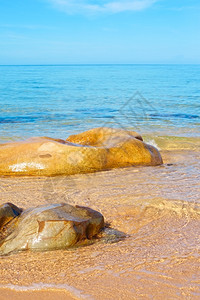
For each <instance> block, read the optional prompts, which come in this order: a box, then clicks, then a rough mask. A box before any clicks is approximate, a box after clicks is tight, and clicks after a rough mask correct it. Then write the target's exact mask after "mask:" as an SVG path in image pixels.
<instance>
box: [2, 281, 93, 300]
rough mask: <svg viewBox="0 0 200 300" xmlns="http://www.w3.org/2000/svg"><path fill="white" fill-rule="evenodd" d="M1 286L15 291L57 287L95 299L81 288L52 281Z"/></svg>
mask: <svg viewBox="0 0 200 300" xmlns="http://www.w3.org/2000/svg"><path fill="white" fill-rule="evenodd" d="M0 288H5V289H10V290H14V291H20V292H25V291H40V290H47V289H54V290H55V289H56V290H66V291H67V292H69V293H71V294H72V296H73V295H74V296H75V297H78V298H81V299H88V300H93V299H94V298H93V297H92V296H91V295H89V294H85V293H84V292H83V291H82V290H79V289H77V288H75V287H72V286H70V285H68V284H50V283H42V282H41V283H33V284H31V285H15V284H6V285H0Z"/></svg>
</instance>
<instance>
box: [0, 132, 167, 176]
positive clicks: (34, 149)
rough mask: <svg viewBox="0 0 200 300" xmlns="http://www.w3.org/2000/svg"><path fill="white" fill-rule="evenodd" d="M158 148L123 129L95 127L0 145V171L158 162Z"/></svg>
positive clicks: (66, 170) (68, 171)
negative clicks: (64, 137)
mask: <svg viewBox="0 0 200 300" xmlns="http://www.w3.org/2000/svg"><path fill="white" fill-rule="evenodd" d="M159 164H162V158H161V155H160V153H159V151H158V150H157V149H156V148H155V147H153V146H151V145H148V144H146V143H144V142H143V140H142V137H141V136H140V135H139V134H137V133H135V132H133V131H126V130H123V129H112V128H105V127H100V128H95V129H92V130H89V131H86V132H84V133H80V134H77V135H72V136H70V137H69V138H68V139H67V140H66V141H64V140H60V139H52V138H48V137H38V138H31V139H28V140H26V141H23V142H14V143H7V144H1V145H0V175H2V174H3V175H45V176H51V175H61V174H65V175H72V174H77V173H89V172H95V171H99V170H106V169H110V168H119V167H128V166H135V165H159Z"/></svg>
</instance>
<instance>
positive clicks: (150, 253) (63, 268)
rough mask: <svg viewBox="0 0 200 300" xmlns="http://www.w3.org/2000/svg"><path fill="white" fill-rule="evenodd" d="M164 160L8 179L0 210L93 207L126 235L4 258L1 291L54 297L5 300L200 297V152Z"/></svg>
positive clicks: (2, 184)
mask: <svg viewBox="0 0 200 300" xmlns="http://www.w3.org/2000/svg"><path fill="white" fill-rule="evenodd" d="M196 145H197V144H196ZM158 146H160V145H159V144H158ZM173 147H174V146H173ZM161 154H162V156H163V158H164V165H163V166H153V167H134V168H124V169H115V170H110V171H104V172H98V173H93V174H82V175H73V176H68V177H65V176H58V177H53V178H45V177H35V178H30V177H22V178H9V177H6V178H1V179H0V190H1V198H0V203H1V204H2V203H4V202H7V201H10V202H13V203H14V204H16V205H18V206H20V207H24V208H28V207H31V206H36V205H39V204H45V203H53V202H54V203H57V202H62V201H67V202H68V203H70V204H73V205H74V204H79V205H85V206H89V207H91V208H93V209H95V210H98V211H100V212H101V213H102V214H103V215H104V217H105V220H106V222H107V223H109V225H110V227H111V228H114V229H115V230H118V231H120V232H123V233H124V235H125V236H126V237H125V238H123V239H122V240H119V241H118V242H115V243H111V242H108V241H107V242H106V241H101V240H98V241H96V242H95V243H94V244H92V245H89V246H85V247H81V248H77V249H71V250H62V251H61V250H59V251H52V252H41V253H34V252H23V253H18V254H14V255H11V256H6V257H2V258H0V283H1V286H6V287H9V285H10V284H11V285H12V288H14V287H16V289H18V288H19V286H20V287H25V288H26V287H33V288H34V286H37V288H38V287H41V288H42V287H45V286H46V287H48V286H49V290H48V295H47V291H40V293H38V291H37V292H32V291H30V290H29V291H28V292H17V294H16V293H14V292H13V291H11V290H10V291H8V290H1V293H0V295H1V297H4V298H0V299H18V298H16V297H18V296H19V295H20V299H29V298H27V297H29V295H30V297H33V298H30V299H40V298H43V299H52V298H48V297H54V295H55V294H54V293H55V292H56V290H52V289H56V288H57V289H58V290H57V292H56V293H57V295H56V296H55V298H56V299H57V298H58V299H76V298H78V299H95V300H96V299H99V300H100V299H101V300H102V299H105V300H111V299H116V300H121V299H122V300H123V299H124V300H125V299H126V300H127V299H131V300H132V299H137V300H138V299H141V300H143V299H156V300H160V299H166V300H168V299H175V300H176V299H180V300H182V299H192V300H193V299H194V300H195V299H199V297H200V289H199V286H200V268H199V265H200V255H199V249H200V241H199V235H200V209H199V205H200V204H199V202H200V201H199V194H200V193H199V191H200V190H199V182H200V178H199V177H200V175H199V174H200V172H199V170H200V151H199V148H198V147H196V148H195V149H193V150H191V149H188V148H186V150H184V149H181V147H180V145H179V147H178V148H176V149H175V150H173V151H171V150H170V147H169V148H168V150H165V151H161ZM63 289H64V290H63ZM65 291H66V294H65ZM45 293H46V294H45ZM4 295H5V296H4ZM27 295H28V296H27ZM44 295H45V296H44ZM5 297H6V298H5ZM34 297H36V298H34ZM37 297H38V298H37ZM39 297H40V298H39ZM61 297H64V298H61ZM70 297H71V298H70ZM73 297H74V298H73Z"/></svg>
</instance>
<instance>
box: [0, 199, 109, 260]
mask: <svg viewBox="0 0 200 300" xmlns="http://www.w3.org/2000/svg"><path fill="white" fill-rule="evenodd" d="M103 227H104V218H103V216H102V214H100V213H99V212H97V211H95V210H92V209H91V208H88V207H83V206H75V207H74V206H71V205H69V204H64V203H62V204H51V205H49V206H45V205H42V206H38V207H36V208H32V209H27V210H25V211H23V212H22V213H21V214H20V215H19V216H15V217H14V218H13V219H12V221H10V222H9V223H7V224H6V225H5V226H4V228H3V230H4V232H5V233H4V235H6V234H7V235H6V236H4V237H3V238H0V255H7V254H10V253H12V252H16V251H23V250H33V251H46V250H56V249H66V248H68V247H72V246H74V245H77V244H81V242H83V241H86V240H90V239H92V238H93V237H94V236H96V235H97V234H98V233H99V232H100V230H101V229H102V228H103ZM0 237H1V235H0Z"/></svg>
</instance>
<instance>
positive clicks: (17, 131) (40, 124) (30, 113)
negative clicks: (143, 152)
mask: <svg viewBox="0 0 200 300" xmlns="http://www.w3.org/2000/svg"><path fill="white" fill-rule="evenodd" d="M0 103H1V107H0V142H4V141H11V140H19V139H25V138H27V137H30V136H50V137H59V138H66V137H67V136H68V135H69V134H72V133H77V132H81V131H83V130H87V129H90V128H93V127H98V126H111V127H123V128H128V129H134V130H136V131H138V132H140V133H141V134H154V135H177V136H199V135H200V126H199V125H200V65H64V66H0Z"/></svg>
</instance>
